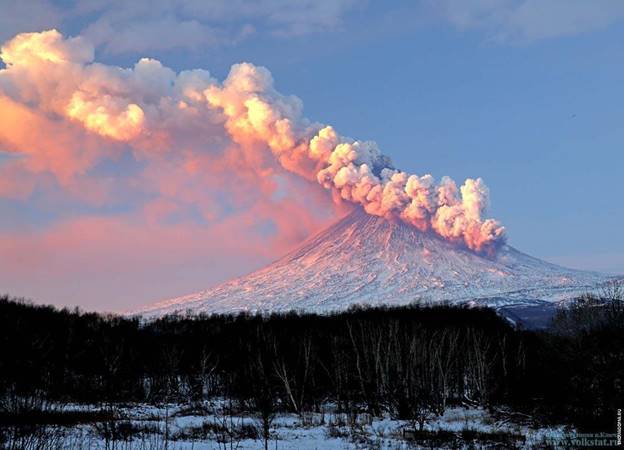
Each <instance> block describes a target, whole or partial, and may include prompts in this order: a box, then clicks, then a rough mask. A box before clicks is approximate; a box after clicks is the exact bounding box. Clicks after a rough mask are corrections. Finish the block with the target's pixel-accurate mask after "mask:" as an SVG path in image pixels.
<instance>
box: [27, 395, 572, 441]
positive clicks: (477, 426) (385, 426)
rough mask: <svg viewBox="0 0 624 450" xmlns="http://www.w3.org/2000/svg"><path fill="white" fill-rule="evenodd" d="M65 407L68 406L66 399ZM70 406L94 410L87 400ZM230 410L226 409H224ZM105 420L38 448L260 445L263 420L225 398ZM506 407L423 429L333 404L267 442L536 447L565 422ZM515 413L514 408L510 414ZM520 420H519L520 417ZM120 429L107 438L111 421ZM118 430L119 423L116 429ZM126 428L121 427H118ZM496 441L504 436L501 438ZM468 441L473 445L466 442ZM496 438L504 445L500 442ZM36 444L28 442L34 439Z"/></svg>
mask: <svg viewBox="0 0 624 450" xmlns="http://www.w3.org/2000/svg"><path fill="white" fill-rule="evenodd" d="M66 409H68V408H67V407H66ZM69 409H73V410H76V409H82V410H90V411H93V407H85V406H72V407H69ZM228 411H230V413H231V414H229V413H228ZM115 415H116V417H117V419H116V420H115V421H111V422H110V423H83V424H80V425H75V426H73V427H56V428H54V429H50V430H49V433H48V434H47V435H46V436H41V437H40V439H41V440H43V441H45V443H46V445H49V447H48V446H45V447H43V448H63V449H68V450H69V449H71V450H74V449H105V448H106V449H109V448H117V449H157V448H158V449H161V448H167V449H193V450H195V449H240V450H244V449H263V448H264V441H263V439H262V436H261V433H260V432H259V431H258V430H261V429H262V427H261V422H260V421H259V419H258V418H257V417H254V416H250V415H247V414H244V413H241V412H238V411H234V410H231V409H230V410H228V408H227V407H226V403H224V402H212V403H210V404H208V403H206V404H202V405H195V406H194V407H192V408H191V407H188V406H179V405H167V406H162V407H155V406H149V405H127V406H124V407H120V408H117V409H116V412H115ZM509 417H513V416H510V415H502V414H494V415H493V414H491V413H490V412H488V411H486V410H484V409H481V408H465V407H455V408H449V409H447V410H446V412H445V414H444V415H443V416H441V417H437V418H434V419H432V420H430V421H429V422H428V423H427V424H426V425H425V427H424V428H425V430H426V432H429V433H426V436H428V438H429V439H433V440H432V441H428V442H425V441H423V440H422V439H420V438H422V437H423V435H422V434H421V435H414V434H413V433H411V430H413V427H412V426H411V425H410V424H409V423H407V422H405V421H401V420H393V419H391V418H390V417H383V418H373V417H371V416H370V415H367V414H359V415H357V417H354V416H349V415H347V414H339V413H337V412H336V411H335V408H333V407H332V406H331V405H326V406H325V407H324V408H323V409H322V412H319V413H304V414H302V415H301V416H299V415H295V414H279V415H277V416H275V418H274V420H273V422H272V424H271V429H270V430H271V437H270V442H269V448H270V449H282V450H308V449H310V450H314V449H329V450H331V449H335V450H343V449H414V448H430V447H431V446H432V445H434V446H435V447H436V448H475V447H476V448H494V447H496V448H535V447H536V446H539V445H540V444H541V443H543V442H544V441H545V440H549V441H550V442H552V441H553V440H554V441H558V440H560V439H561V438H562V437H563V436H565V435H566V434H567V433H569V432H570V431H571V430H569V429H566V428H565V427H563V426H558V427H543V428H535V427H532V426H530V425H529V424H528V423H529V422H528V421H526V420H522V421H514V420H509ZM516 417H517V416H516ZM521 422H522V423H521ZM111 424H115V426H116V427H117V428H118V432H119V434H120V436H118V439H117V440H115V441H111V440H107V439H106V438H105V435H106V430H109V429H110V428H111V427H112V425H111ZM119 430H120V431H119ZM124 430H125V431H124ZM501 442H502V443H501ZM471 445H472V447H471ZM501 445H502V447H501ZM33 448H34V447H33Z"/></svg>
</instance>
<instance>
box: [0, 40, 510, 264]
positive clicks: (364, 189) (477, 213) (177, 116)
mask: <svg viewBox="0 0 624 450" xmlns="http://www.w3.org/2000/svg"><path fill="white" fill-rule="evenodd" d="M0 57H1V58H2V60H3V61H4V63H5V65H6V68H5V69H3V70H0V97H6V98H8V99H9V100H10V102H15V103H17V104H19V105H28V106H30V107H32V106H33V105H34V106H35V107H36V108H37V109H38V110H40V111H42V112H44V113H45V114H47V115H49V116H53V117H61V118H63V119H64V120H67V121H69V122H70V123H73V124H79V125H80V126H81V127H82V128H83V129H84V130H86V131H88V132H90V133H94V134H96V135H98V136H99V137H101V138H105V139H109V140H111V141H115V142H122V143H129V144H131V145H132V146H133V147H134V148H139V149H141V151H142V152H144V153H148V154H149V152H152V151H161V150H160V149H162V148H166V147H167V146H171V143H172V142H176V140H183V139H188V132H189V131H191V130H189V126H188V123H192V124H195V126H197V127H202V124H210V125H211V126H214V124H215V123H220V124H222V126H223V127H224V129H225V130H226V131H227V134H228V135H229V138H230V139H231V140H232V141H233V142H234V143H236V144H237V145H239V146H240V147H241V148H242V149H243V150H244V152H246V154H248V155H250V157H249V158H248V159H249V161H254V160H257V156H256V154H258V153H261V152H265V151H266V149H269V150H270V152H271V154H272V155H273V156H274V157H275V159H276V160H277V161H278V162H279V164H280V165H281V166H282V167H283V168H284V169H286V170H288V171H290V172H292V173H295V174H298V175H300V176H303V177H305V178H306V179H308V180H315V181H316V182H318V183H319V184H320V185H322V186H323V187H324V188H326V189H328V190H330V191H331V192H332V193H333V194H334V195H335V197H337V198H340V199H342V200H344V201H347V202H350V203H354V204H358V205H361V206H362V207H363V209H364V210H365V211H366V212H367V213H368V214H371V215H375V216H383V217H386V218H389V219H400V220H402V221H404V222H406V223H408V224H410V225H412V226H414V227H416V228H418V229H419V230H421V231H430V232H433V233H436V234H437V235H439V236H441V237H442V238H444V239H447V240H449V241H452V242H455V243H458V244H461V245H465V246H466V247H468V248H470V249H472V250H474V251H477V252H484V253H491V252H494V251H495V250H496V248H497V246H498V245H499V244H500V243H502V242H503V241H504V238H505V229H504V227H503V226H501V225H500V224H499V222H497V221H496V220H494V219H490V218H486V213H487V208H488V204H489V191H488V188H487V186H486V185H485V183H484V182H483V180H482V179H481V178H477V179H471V178H469V179H467V180H466V181H465V182H464V184H463V185H462V186H460V187H459V188H458V186H457V185H456V184H455V182H454V181H453V180H451V179H450V178H448V177H443V178H442V179H441V180H440V181H436V180H434V178H433V177H432V176H431V175H429V174H425V175H422V176H419V175H415V174H409V173H407V172H404V171H401V170H399V169H397V168H395V167H393V165H392V163H391V160H390V158H389V157H388V156H386V155H384V154H383V153H382V152H381V151H380V149H379V147H378V146H377V144H376V143H375V142H372V141H359V140H354V139H351V138H348V137H345V136H341V135H340V134H338V133H337V132H336V130H334V128H333V127H331V126H329V125H323V124H319V123H314V122H311V121H309V120H308V119H306V118H305V117H304V116H303V105H302V102H301V101H300V100H299V99H298V98H296V97H293V96H285V95H282V94H280V93H279V92H278V91H277V90H275V88H274V86H273V79H272V76H271V74H270V72H269V71H268V70H267V69H266V68H264V67H258V66H254V65H253V64H249V63H241V64H236V65H234V66H232V68H231V71H230V73H229V75H228V76H227V78H226V79H225V80H224V81H223V82H222V83H219V82H218V81H216V80H215V79H214V78H212V77H211V76H210V74H209V73H208V72H207V71H205V70H193V71H183V72H180V73H175V72H174V71H173V70H171V69H169V68H167V67H164V66H163V65H162V64H161V63H160V62H158V61H156V60H152V59H141V60H140V61H139V62H138V63H137V64H136V65H135V66H134V67H133V68H131V69H123V68H119V67H114V66H107V65H103V64H99V63H96V62H93V58H94V51H93V46H92V45H91V44H89V43H88V42H86V41H85V40H84V39H82V38H80V37H78V38H69V39H66V38H64V37H63V36H62V35H61V34H60V33H59V32H57V31H56V30H49V31H44V32H40V33H23V34H20V35H18V36H16V37H15V38H13V39H12V40H10V41H9V42H7V43H6V44H5V45H4V46H3V47H2V51H1V53H0ZM0 100H1V98H0ZM10 102H9V103H7V104H8V105H9V106H10V105H11V104H12V103H10ZM7 107H8V106H7ZM180 130H183V131H184V133H182V132H181V131H180ZM183 134H184V135H183ZM11 138H12V137H11V136H9V137H5V139H4V140H7V141H10V140H11ZM15 139H18V138H14V140H15ZM16 147H19V146H18V145H17V146H16ZM69 157H74V158H76V157H78V156H76V155H75V154H73V153H72V154H71V156H69ZM232 170H236V169H235V168H232Z"/></svg>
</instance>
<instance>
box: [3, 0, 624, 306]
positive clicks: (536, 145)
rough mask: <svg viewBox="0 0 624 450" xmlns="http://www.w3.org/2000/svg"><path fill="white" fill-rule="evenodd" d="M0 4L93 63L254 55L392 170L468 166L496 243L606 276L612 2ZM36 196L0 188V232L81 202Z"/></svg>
mask: <svg viewBox="0 0 624 450" xmlns="http://www.w3.org/2000/svg"><path fill="white" fill-rule="evenodd" d="M0 3H1V4H2V6H3V9H5V11H9V12H12V13H10V14H3V17H2V18H0V30H1V31H0V38H1V40H2V41H5V40H8V39H10V38H11V37H12V36H13V35H15V34H16V33H19V32H24V31H41V30H44V29H48V28H51V27H55V28H57V29H59V30H60V31H61V32H62V33H63V34H64V35H66V36H72V35H82V36H85V37H87V38H89V39H90V40H91V41H93V42H94V44H95V45H96V47H95V48H96V60H97V61H100V62H103V63H106V64H111V65H120V66H132V65H133V64H134V63H135V62H136V61H137V60H138V59H139V58H140V57H144V56H149V57H153V58H156V59H158V60H160V61H161V62H162V63H163V64H165V65H167V66H169V67H171V68H173V69H175V70H177V71H179V70H185V69H192V68H204V69H207V70H209V71H210V72H211V74H212V75H213V76H214V77H216V78H217V79H219V80H222V79H223V78H224V77H225V76H226V75H227V73H228V71H229V68H230V66H231V65H232V64H234V63H238V62H241V61H248V62H252V63H254V64H256V65H263V66H266V67H267V68H269V69H270V71H271V73H272V74H273V77H274V79H275V84H276V87H277V89H278V90H279V91H280V92H282V93H285V94H293V95H296V96H298V97H299V98H300V99H301V100H302V101H303V104H304V105H305V106H304V108H305V115H306V116H307V117H309V118H310V119H312V120H317V121H319V122H323V123H328V124H331V125H333V126H334V128H335V129H336V130H338V131H339V132H340V133H341V134H343V135H347V136H351V137H353V138H357V139H363V140H367V139H371V140H375V141H377V143H378V144H379V146H380V147H381V149H382V150H383V151H384V152H385V153H386V154H388V155H390V156H391V157H392V159H393V162H394V163H395V166H397V167H399V168H401V169H402V170H405V171H408V172H411V173H417V174H424V173H431V174H432V175H434V176H435V177H436V178H440V177H441V176H443V175H449V176H451V177H452V178H454V179H456V180H458V181H461V180H464V179H465V178H467V177H482V178H484V180H485V181H486V183H487V185H488V186H489V188H490V193H491V201H492V206H491V214H490V215H491V216H492V217H495V218H497V219H499V220H500V221H501V222H502V223H503V224H504V225H505V226H506V228H507V232H508V237H509V243H510V244H511V245H513V246H515V247H517V248H518V249H520V250H522V251H524V252H526V253H529V254H531V255H533V256H537V257H540V258H544V259H547V260H549V261H552V262H557V263H561V264H565V265H567V266H571V267H576V268H584V269H592V270H599V271H607V272H612V273H624V238H622V236H621V229H622V223H624V208H623V207H622V196H623V194H624V188H623V187H622V170H623V167H624V154H623V152H622V145H623V143H624V126H623V125H622V118H623V117H624V89H623V88H622V87H623V86H624V64H623V60H624V58H623V57H624V4H623V3H621V2H618V1H608V0H606V1H598V0H597V1H593V2H584V1H576V0H571V1H563V0H550V1H543V2H537V1H531V0H500V1H496V0H470V1H464V2H460V1H452V0H448V1H447V0H444V1H439V2H433V1H415V2H408V1H403V2H400V1H395V2H372V1H369V2H355V1H350V0H345V1H342V0H340V1H335V2H330V1H328V2H324V1H318V2H307V1H302V2H300V3H294V4H293V3H289V2H283V1H279V0H265V1H262V2H258V3H257V4H255V5H256V6H253V7H252V6H250V5H254V3H250V2H242V1H241V2H236V1H234V2H220V1H218V2H214V3H212V4H211V5H212V7H213V8H212V9H211V8H208V7H206V6H205V5H204V6H201V5H202V3H203V2H194V1H182V2H178V3H175V2H170V1H166V0H162V1H158V2H155V3H150V2H142V1H137V2H136V3H135V2H133V6H128V5H129V4H128V3H127V2H116V1H113V2H103V1H102V2H100V1H98V0H94V1H92V2H72V1H62V2H61V1H56V2H53V1H44V0H37V1H30V2H29V1H26V2H18V1H11V0H0ZM174 3H175V4H174ZM181 5H182V6H181ZM293 5H294V6H293ZM202 8H203V9H202ZM33 11H35V12H36V13H33ZM120 37H121V38H120ZM0 158H1V159H0V164H1V163H2V161H6V160H8V159H9V158H10V157H9V156H7V155H4V156H3V155H2V154H1V153H0ZM107 164H108V165H105V166H103V167H100V168H99V169H98V170H100V171H106V170H108V171H114V172H128V173H132V172H133V171H134V170H135V169H136V167H135V165H136V162H135V161H130V160H128V158H126V157H122V158H120V159H118V160H115V161H114V163H110V162H109V163H107ZM111 164H112V165H111ZM47 201H48V200H38V199H37V198H36V195H34V196H33V197H30V198H29V199H27V200H26V201H24V200H23V199H20V200H16V199H1V198H0V212H2V217H0V229H9V228H14V227H19V226H23V225H24V224H26V225H32V226H35V225H37V224H39V223H51V222H54V221H56V220H58V219H59V214H60V215H65V216H67V215H79V214H83V213H84V212H85V211H88V210H89V207H87V206H84V205H82V206H76V205H73V206H72V205H69V206H67V205H65V206H64V207H63V208H61V209H59V208H56V207H54V208H46V207H43V206H42V203H45V202H47ZM57 201H58V202H60V203H63V204H65V200H63V199H60V200H59V199H57ZM69 203H71V202H68V204H69ZM125 207H127V205H124V204H116V205H113V206H106V207H103V208H99V212H100V213H102V212H104V213H107V214H108V213H110V212H114V211H118V210H123V209H124V208H125ZM59 210H61V211H62V213H59ZM241 258H243V259H244V261H242V260H236V259H234V260H233V261H230V262H229V263H228V264H227V270H225V269H223V270H221V271H219V270H216V271H215V272H214V273H213V274H212V275H210V274H208V275H206V274H207V273H208V272H210V268H206V269H205V270H203V269H202V268H198V267H197V266H196V265H194V266H193V269H192V270H187V269H188V268H184V267H181V268H179V269H178V270H179V271H180V274H178V273H176V272H175V269H171V268H170V267H169V268H167V271H169V272H168V273H170V274H172V275H173V276H176V277H178V278H179V279H180V280H181V281H180V282H179V283H175V284H174V285H173V286H172V287H171V288H170V289H169V290H167V289H164V290H163V289H160V290H159V286H155V288H154V290H146V289H144V288H141V289H138V288H137V289H135V288H133V287H132V286H131V284H132V281H131V280H133V279H134V280H137V281H136V283H139V282H142V283H145V279H148V278H150V277H153V276H154V274H159V275H157V276H160V275H161V274H162V273H163V272H162V271H161V270H160V269H159V270H155V271H154V272H153V273H149V271H147V270H145V271H144V272H145V273H143V272H142V273H141V275H140V276H137V275H136V274H134V275H133V274H128V275H127V277H126V278H124V277H121V278H120V281H119V283H120V284H119V285H120V286H122V287H123V289H124V292H129V293H127V294H125V295H126V298H125V299H124V301H123V302H121V303H123V304H128V303H129V302H130V301H129V300H128V299H127V298H128V296H129V295H132V296H134V297H133V298H136V299H137V300H136V301H135V303H144V302H145V301H148V300H151V299H157V298H152V297H154V296H155V295H156V292H163V296H167V295H171V294H175V293H178V294H183V293H185V292H184V291H182V292H180V290H181V289H182V287H183V286H188V289H187V290H188V291H192V290H194V289H196V288H201V287H207V286H208V285H209V284H211V283H213V282H217V281H221V280H223V279H225V278H228V277H230V276H233V275H237V274H240V273H243V272H246V271H248V270H251V269H254V268H255V267H257V266H259V265H261V264H262V263H264V262H265V261H266V260H267V259H270V256H267V255H263V256H262V257H258V258H249V257H248V256H244V257H241ZM193 261H195V260H193ZM194 264H195V263H194ZM163 270H164V269H163ZM171 270H173V272H171ZM182 272H184V274H183V275H182V274H181V273H182ZM190 272H192V273H193V275H192V276H191V275H189V273H190ZM178 275H179V276H178ZM133 277H134V278H133ZM44 279H45V271H44V272H42V273H39V274H38V275H37V281H32V282H29V281H28V280H26V279H24V280H22V281H20V282H19V283H18V282H15V283H14V282H12V281H11V280H4V284H5V285H6V286H8V288H9V289H10V290H11V291H12V292H15V293H16V294H19V295H29V296H39V297H41V295H42V294H41V293H42V292H43V290H37V289H32V288H31V286H29V285H31V284H33V283H43V285H45V281H42V280H44ZM87 280H88V278H87ZM204 280H205V281H204ZM2 281H3V280H1V279H0V282H2ZM85 283H86V282H85ZM183 283H186V284H183ZM202 283H203V284H204V285H202ZM87 284H88V283H87ZM96 285H97V283H96ZM0 290H2V289H0ZM53 292H54V295H51V296H50V298H49V299H46V300H49V301H51V302H54V303H57V304H76V303H79V304H83V305H85V306H87V307H95V308H99V309H101V308H102V306H101V304H99V303H97V302H94V303H80V301H78V300H77V298H78V297H77V296H78V295H85V293H89V292H90V291H89V288H88V287H84V289H82V290H80V291H79V293H78V294H75V293H73V292H74V291H73V290H72V291H71V292H70V291H63V289H60V288H59V289H57V290H53ZM105 294H106V295H107V296H110V295H114V294H115V291H114V290H112V289H108V288H107V289H106V290H105ZM63 296H65V297H63ZM72 296H73V297H72ZM61 298H63V299H61ZM68 298H69V299H68ZM119 306H120V305H118V304H115V305H113V307H114V308H118V307H119Z"/></svg>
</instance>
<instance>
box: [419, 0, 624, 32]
mask: <svg viewBox="0 0 624 450" xmlns="http://www.w3.org/2000/svg"><path fill="white" fill-rule="evenodd" d="M429 3H430V5H432V7H433V8H434V9H436V10H437V11H438V12H439V13H440V14H441V15H442V17H444V18H445V20H448V21H449V22H450V23H451V24H453V25H454V26H455V27H457V28H459V29H462V30H466V29H483V30H485V31H486V32H487V33H488V34H489V35H490V37H491V38H493V39H495V40H499V41H504V42H510V41H511V42H530V41H535V40H540V39H548V38H555V37H560V36H572V35H576V34H582V33H586V32H590V31H593V30H598V29H602V28H605V27H607V26H609V25H611V24H613V23H616V22H618V21H621V20H624V1H621V0H438V1H435V2H433V1H431V0H430V1H429Z"/></svg>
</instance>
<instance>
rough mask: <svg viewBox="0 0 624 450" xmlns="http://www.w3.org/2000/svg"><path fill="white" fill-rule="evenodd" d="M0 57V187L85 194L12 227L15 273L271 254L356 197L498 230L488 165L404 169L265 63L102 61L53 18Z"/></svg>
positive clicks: (411, 218) (427, 226) (481, 242)
mask: <svg viewBox="0 0 624 450" xmlns="http://www.w3.org/2000/svg"><path fill="white" fill-rule="evenodd" d="M0 57H1V58H2V60H3V62H4V63H5V65H6V68H5V69H2V70H0V112H1V113H2V116H3V118H4V117H6V118H7V119H6V120H4V121H3V122H2V123H0V150H2V151H4V152H8V153H10V154H11V155H12V157H11V158H9V159H8V160H4V161H0V172H1V173H2V175H3V177H2V182H0V196H4V197H5V198H11V199H13V200H14V201H22V202H27V203H29V205H30V206H31V207H32V206H33V205H35V204H38V205H41V204H55V205H62V204H63V202H64V200H63V196H65V197H66V198H70V199H72V201H73V202H75V205H74V206H73V207H72V208H71V209H72V212H71V214H70V213H65V214H64V213H63V210H62V207H60V206H59V207H58V208H57V211H55V213H56V214H55V219H54V220H53V221H52V222H50V223H47V224H43V225H39V226H36V227H26V228H20V227H15V226H8V227H7V226H4V228H3V229H2V231H1V232H0V251H2V254H3V255H6V256H7V257H6V258H5V259H4V261H5V262H4V263H3V264H4V265H5V266H7V267H4V270H3V274H4V275H3V276H6V277H8V279H9V280H15V279H25V277H27V276H28V273H29V271H30V273H32V274H33V276H35V275H34V274H39V276H47V275H46V274H49V276H50V277H52V278H53V279H57V277H60V276H61V275H60V274H61V272H62V273H66V272H67V273H71V272H72V270H73V271H74V273H75V274H76V275H78V274H82V276H85V277H87V278H89V277H91V279H92V278H94V277H98V276H100V273H101V272H107V271H118V275H116V276H120V277H124V276H130V275H129V274H130V273H132V272H133V270H135V269H132V270H131V269H130V268H136V267H141V270H144V271H147V270H148V268H149V267H152V268H153V269H154V271H155V272H158V271H159V270H164V269H163V268H164V267H172V266H176V265H177V267H178V268H188V266H189V265H190V264H191V265H192V264H197V263H198V261H202V260H204V259H205V258H213V257H216V256H215V255H220V257H221V258H223V259H224V260H225V259H232V260H233V259H235V257H236V256H238V257H239V258H245V257H248V258H249V260H250V261H257V260H258V259H270V258H272V257H275V256H277V255H279V254H280V253H282V252H284V251H285V250H286V249H287V248H289V247H290V246H292V245H293V244H295V243H296V242H299V241H300V240H302V239H303V238H305V237H306V236H307V235H309V234H310V233H311V232H313V231H314V230H316V229H318V228H319V227H320V226H322V225H323V224H326V223H327V222H328V221H329V220H330V219H331V218H332V217H335V216H336V215H338V214H340V212H344V211H345V208H348V205H349V204H358V205H361V207H363V208H364V209H365V210H366V211H367V212H368V213H369V214H373V215H377V216H384V217H388V218H396V219H399V220H403V221H405V222H406V223H408V224H411V225H413V226H415V227H417V228H419V229H421V230H423V231H428V232H432V233H437V234H438V235H439V236H441V237H442V238H445V239H449V240H451V241H453V242H456V243H458V244H460V245H464V246H466V247H468V248H471V249H473V250H476V251H483V252H491V251H494V250H495V248H496V246H497V245H498V244H500V242H502V240H503V239H504V228H503V227H502V226H500V224H498V222H496V221H494V220H493V219H488V218H486V214H487V206H488V189H487V187H486V186H485V184H484V183H483V181H482V180H481V179H476V180H473V179H468V180H466V182H465V183H464V184H463V185H462V186H461V187H459V188H458V187H457V186H456V185H455V183H454V182H453V181H452V180H450V179H448V178H446V177H445V178H442V180H441V181H440V182H436V181H435V180H434V179H433V177H432V176H431V175H423V176H418V175H413V174H408V173H405V172H402V171H400V170H398V169H395V168H394V167H393V166H392V163H391V161H390V159H389V158H388V157H387V156H385V155H384V154H383V153H381V151H380V150H379V148H378V147H377V145H376V144H375V143H374V142H370V141H366V142H364V141H357V140H353V139H350V138H347V137H344V136H341V135H339V134H338V133H337V132H336V131H335V130H334V128H332V127H331V126H327V125H323V124H319V123H315V122H312V121H310V120H308V119H306V118H305V116H304V115H303V104H302V102H301V101H300V100H299V99H298V98H296V97H293V96H285V95H282V94H280V93H279V92H278V91H277V90H276V89H275V87H274V85H273V79H272V76H271V74H270V72H269V71H268V70H267V69H265V68H263V67H257V66H254V65H252V64H248V63H243V64H237V65H235V66H233V67H232V70H231V72H230V74H229V75H228V77H227V78H226V79H225V80H224V81H223V82H222V83H221V82H219V81H217V80H216V79H214V78H213V77H212V76H211V75H210V73H209V72H208V71H206V70H201V69H198V70H191V71H182V72H179V73H176V72H175V71H173V70H171V69H169V68H167V67H165V66H164V65H162V64H161V63H160V62H159V61H156V60H154V59H147V58H143V59H140V60H139V61H138V62H137V63H136V64H135V65H134V66H133V67H132V68H120V67H116V66H109V65H103V64H100V63H97V62H94V48H93V45H92V44H91V43H89V42H88V41H87V40H86V39H84V38H81V37H78V38H65V37H64V36H62V35H61V34H60V33H59V32H57V31H56V30H49V31H44V32H40V33H24V34H20V35H18V36H16V37H15V38H14V39H12V40H10V41H8V42H7V43H5V44H4V45H3V46H2V49H1V51H0ZM119 161H125V163H124V164H121V163H120V162H119ZM122 169H123V170H122ZM35 194H36V195H37V202H34V200H33V198H34V197H33V196H34V195H35ZM332 200H333V201H332ZM76 205H78V206H76ZM80 207H82V208H87V207H88V208H90V209H89V212H88V213H86V212H84V210H83V211H82V212H80ZM93 208H96V209H97V208H99V212H98V213H94V212H93ZM0 225H2V224H1V223H0ZM202 255H203V256H202ZM206 255H209V256H206ZM254 255H255V256H254ZM113 261H116V263H113ZM107 264H108V265H107ZM217 265H218V264H217ZM251 266H253V264H252V265H251ZM193 267H194V266H193ZM157 268H159V269H157ZM180 270H183V269H180ZM219 270H220V269H219V268H217V270H216V272H215V273H219ZM59 271H61V272H59ZM63 271H66V272H63ZM206 272H207V273H208V272H209V269H208V268H207V269H206ZM226 272H227V271H226ZM176 273H177V271H173V272H172V275H171V276H172V277H175V276H176V275H175V274H176ZM222 274H224V275H225V274H226V273H225V272H223V273H222ZM228 274H229V273H228ZM215 276H216V277H217V278H218V277H219V276H218V275H215ZM206 282H209V280H207V281H206ZM59 283H61V281H59ZM62 283H66V281H63V282H62ZM7 285H9V286H10V285H11V283H7ZM190 287H191V286H189V288H190ZM33 295H34V294H33ZM141 300H145V297H143V298H142V299H141Z"/></svg>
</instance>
